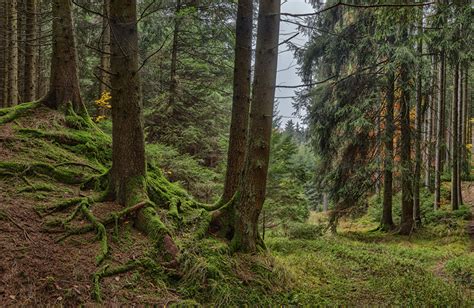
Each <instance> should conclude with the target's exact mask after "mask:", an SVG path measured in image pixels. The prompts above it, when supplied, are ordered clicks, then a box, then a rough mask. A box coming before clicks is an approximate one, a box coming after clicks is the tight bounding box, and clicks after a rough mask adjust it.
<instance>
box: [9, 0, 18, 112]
mask: <svg viewBox="0 0 474 308" xmlns="http://www.w3.org/2000/svg"><path fill="white" fill-rule="evenodd" d="M17 4H18V3H17V0H10V8H9V16H8V17H9V18H8V20H9V37H10V46H9V49H10V52H9V59H8V64H9V67H8V72H9V75H8V82H9V86H8V93H9V97H8V101H7V104H8V105H9V106H15V105H17V104H18V6H17Z"/></svg>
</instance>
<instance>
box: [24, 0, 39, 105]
mask: <svg viewBox="0 0 474 308" xmlns="http://www.w3.org/2000/svg"><path fill="white" fill-rule="evenodd" d="M26 10H27V11H26V35H25V38H26V45H25V47H26V49H25V99H24V100H25V101H27V102H30V101H33V100H35V98H36V69H37V66H38V63H37V54H38V52H37V48H36V46H37V45H38V42H37V40H36V34H37V32H38V30H37V0H27V2H26Z"/></svg>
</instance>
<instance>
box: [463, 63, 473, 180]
mask: <svg viewBox="0 0 474 308" xmlns="http://www.w3.org/2000/svg"><path fill="white" fill-rule="evenodd" d="M463 75H464V78H463V96H462V97H463V113H464V114H463V131H462V137H463V138H462V139H463V140H462V147H463V168H462V169H463V172H464V174H465V175H466V177H468V176H469V174H470V169H471V168H470V165H469V160H468V159H469V152H468V150H467V148H466V146H467V144H468V143H469V142H470V139H469V127H470V125H469V121H470V104H469V95H468V90H469V65H468V64H466V65H465V66H464V74H463Z"/></svg>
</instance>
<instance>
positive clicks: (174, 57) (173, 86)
mask: <svg viewBox="0 0 474 308" xmlns="http://www.w3.org/2000/svg"><path fill="white" fill-rule="evenodd" d="M180 11H181V0H177V1H176V11H175V16H174V30H173V46H172V47H171V69H170V89H169V95H170V96H169V101H168V103H169V106H170V107H171V108H173V109H174V108H175V106H174V104H175V101H176V93H177V92H176V90H177V87H178V80H177V78H176V67H177V64H178V40H179V31H180V29H179V26H180V22H181V17H180V16H179V13H180Z"/></svg>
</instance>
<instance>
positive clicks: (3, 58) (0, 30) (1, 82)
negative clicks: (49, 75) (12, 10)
mask: <svg viewBox="0 0 474 308" xmlns="http://www.w3.org/2000/svg"><path fill="white" fill-rule="evenodd" d="M0 8H1V9H2V11H3V12H7V1H6V0H2V1H0ZM7 16H8V14H1V15H0V108H3V107H6V103H7V99H6V90H7V86H6V83H7V82H8V78H6V76H5V75H6V74H7V71H8V70H7V59H8V24H7V22H8V19H7Z"/></svg>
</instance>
